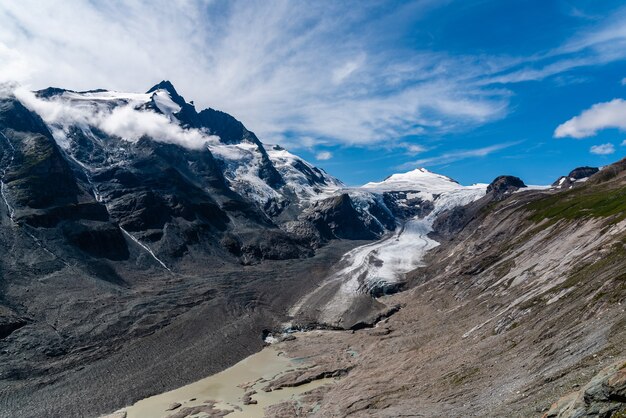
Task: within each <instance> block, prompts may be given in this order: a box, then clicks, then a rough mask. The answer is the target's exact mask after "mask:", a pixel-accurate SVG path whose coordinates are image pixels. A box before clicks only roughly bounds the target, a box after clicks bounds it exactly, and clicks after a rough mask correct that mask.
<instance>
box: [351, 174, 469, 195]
mask: <svg viewBox="0 0 626 418" xmlns="http://www.w3.org/2000/svg"><path fill="white" fill-rule="evenodd" d="M462 187H463V186H461V185H460V184H459V183H457V182H456V181H455V180H452V179H451V178H449V177H446V176H443V175H441V174H436V173H433V172H430V171H428V170H426V169H425V168H416V169H415V170H411V171H408V172H406V173H398V174H392V175H391V176H389V177H387V178H386V179H385V180H383V181H381V182H370V183H367V184H365V185H363V186H362V188H363V189H368V190H376V191H421V192H428V193H443V192H447V191H451V190H456V189H459V188H462Z"/></svg>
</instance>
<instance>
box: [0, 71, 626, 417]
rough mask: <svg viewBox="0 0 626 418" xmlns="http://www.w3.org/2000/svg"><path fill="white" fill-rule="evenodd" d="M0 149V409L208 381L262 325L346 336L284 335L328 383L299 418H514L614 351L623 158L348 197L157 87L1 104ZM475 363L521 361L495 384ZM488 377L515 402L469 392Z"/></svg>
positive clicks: (93, 411)
mask: <svg viewBox="0 0 626 418" xmlns="http://www.w3.org/2000/svg"><path fill="white" fill-rule="evenodd" d="M0 136H1V138H0V167H1V170H0V191H1V197H2V202H1V203H0V245H1V246H2V248H5V249H7V254H10V256H6V257H3V258H1V259H0V289H1V293H0V356H2V360H3V361H2V362H0V382H1V383H0V415H1V416H14V412H15V411H20V413H21V414H22V416H42V415H43V416H84V414H87V415H88V416H96V415H97V414H100V413H103V412H106V411H110V410H112V409H114V408H115V407H121V406H124V405H128V404H131V403H132V402H134V401H136V400H137V399H140V398H141V397H145V396H148V395H150V394H153V393H155V391H163V390H165V389H167V388H172V387H176V386H177V385H182V384H185V383H188V382H190V381H193V380H197V379H199V378H200V377H203V376H206V375H207V374H211V373H215V372H216V371H218V370H220V369H222V368H224V367H226V366H228V365H231V364H233V363H234V362H236V361H237V360H239V359H241V358H243V357H245V356H246V355H249V354H251V353H252V352H254V351H257V350H259V349H260V348H261V346H262V345H263V341H262V338H261V337H264V336H267V335H268V332H279V331H281V330H282V329H283V328H284V327H285V326H286V323H287V324H289V326H293V327H295V328H298V329H299V328H304V329H310V328H313V327H322V328H330V329H334V330H349V331H350V332H354V333H344V332H341V331H332V332H334V333H332V332H331V331H320V332H313V333H308V334H305V335H302V336H300V335H299V336H298V337H297V338H296V340H295V342H294V341H292V342H291V343H290V344H289V343H288V342H287V343H285V344H286V347H285V349H286V350H287V351H289V352H293V353H297V354H298V355H302V356H311V357H312V358H315V357H316V356H318V357H320V358H319V359H318V360H317V361H318V366H319V367H322V368H323V367H326V366H328V367H330V366H329V364H330V363H329V362H335V363H336V364H335V366H337V364H338V365H339V366H341V367H339V368H341V369H342V370H344V369H345V370H349V373H348V377H347V378H346V382H350V383H349V384H347V386H346V387H340V388H339V389H338V390H337V391H336V392H333V393H329V394H327V395H325V397H324V398H323V399H318V400H317V401H316V402H318V403H317V404H316V405H313V406H311V407H312V408H313V409H315V410H316V411H319V412H318V415H319V414H322V415H320V416H344V415H348V414H356V415H357V416H358V414H361V415H364V416H370V415H375V416H376V415H379V416H396V415H394V414H396V413H399V411H401V410H402V409H403V408H404V409H405V410H416V411H417V410H422V411H425V412H426V413H430V414H435V415H436V414H456V413H465V412H466V411H473V413H479V412H478V411H480V413H479V414H482V415H485V416H503V415H501V414H505V415H507V416H509V415H510V414H508V412H507V408H515V410H516V411H518V412H519V415H518V416H529V415H532V413H535V412H537V411H536V410H535V409H537V408H539V409H540V410H542V409H543V408H544V406H543V405H544V404H545V402H547V400H548V398H550V400H554V399H556V398H558V396H560V395H561V394H562V393H561V392H560V387H558V386H555V384H552V383H551V382H559V381H563V382H569V381H570V380H571V379H573V377H572V376H574V374H572V373H574V372H576V373H578V372H579V371H580V373H590V370H592V369H593V370H595V367H596V366H597V365H598V362H599V361H600V360H601V361H608V360H609V359H610V358H612V357H611V356H618V355H621V354H622V353H623V351H622V350H621V349H620V344H622V346H623V338H624V334H623V327H621V328H620V324H622V323H623V312H624V311H623V308H621V306H622V304H623V303H624V299H623V297H624V295H623V290H624V289H623V286H622V283H621V278H622V276H623V272H624V271H623V265H622V264H623V262H622V261H623V257H621V256H622V252H621V250H622V249H623V248H622V247H623V242H622V241H623V233H624V231H623V229H624V213H625V208H624V204H623V202H624V200H623V196H624V190H623V188H624V162H623V161H622V162H619V163H616V164H614V165H611V166H608V167H604V168H603V169H602V170H597V169H594V168H589V167H581V168H579V169H576V170H574V171H572V173H570V174H569V175H568V176H564V177H563V178H561V179H559V180H557V182H555V184H554V185H553V186H552V187H545V188H536V187H526V185H525V184H524V183H523V181H522V180H521V179H518V178H516V177H512V176H502V177H498V178H497V179H495V180H494V181H493V182H492V183H491V184H489V185H486V184H485V185H474V186H462V185H460V184H458V183H457V182H455V181H454V180H452V179H449V178H447V177H445V176H441V175H438V174H435V173H431V172H429V171H428V170H425V169H416V170H413V171H411V172H408V173H403V174H395V175H392V176H390V177H389V178H387V179H385V180H383V181H382V182H377V183H368V184H366V185H364V186H363V187H353V188H350V187H346V186H345V185H343V184H342V183H341V182H340V181H339V180H337V179H335V178H333V177H332V176H330V175H329V174H327V173H325V172H324V171H323V170H321V169H319V168H317V167H315V166H314V165H312V164H310V163H308V162H306V161H304V160H302V159H301V158H299V157H297V156H295V155H293V154H291V153H290V152H288V151H287V150H285V149H283V148H281V147H280V146H275V145H274V146H270V145H265V144H263V143H262V142H261V141H260V140H259V139H258V138H257V137H256V135H255V134H254V133H253V132H251V131H249V130H247V129H246V128H245V126H243V124H241V122H239V121H237V120H236V119H235V118H233V117H232V116H230V115H228V114H226V113H223V112H219V111H217V110H214V109H205V110H201V111H197V110H196V109H195V107H194V105H193V103H191V102H187V101H185V99H184V98H183V97H181V96H180V95H179V94H178V93H177V92H176V90H175V89H174V87H173V86H172V84H171V83H169V82H166V81H164V82H161V83H159V84H157V85H156V86H154V87H153V88H151V89H149V90H148V92H147V93H120V92H113V91H108V90H93V91H87V92H75V91H70V90H63V89H58V88H49V89H46V90H42V91H39V92H35V93H31V92H23V91H22V92H16V93H15V94H14V95H9V96H6V97H2V98H0ZM563 179H565V180H563ZM561 180H563V181H561ZM373 240H377V241H375V242H372V241H373ZM620 245H621V247H620ZM607 260H609V261H610V262H609V261H607ZM401 290H407V291H405V292H400V293H398V292H399V291H401ZM566 314H567V315H570V316H567V315H566ZM381 321H382V322H381ZM594 321H595V322H594ZM620 321H621V322H620ZM377 324H378V325H377ZM527 324H533V327H530V325H527ZM559 325H562V326H563V327H564V328H566V329H565V330H561V329H558V326H559ZM433 329H437V330H438V332H437V335H433ZM570 330H571V332H570ZM329 333H330V334H329ZM528 335H531V336H532V338H533V339H534V340H533V341H534V342H533V344H530V343H527V342H526V341H525V340H524V338H526V337H527V336H528ZM529 338H530V337H529ZM366 341H369V342H367V344H366ZM483 341H484V343H483ZM468 342H471V344H468ZM513 343H514V344H515V345H514V346H513V347H512V348H510V349H508V348H507V349H504V348H503V347H509V346H508V345H507V344H513ZM346 344H349V345H354V346H358V347H360V348H359V349H358V350H357V351H358V352H359V353H362V354H359V355H358V356H352V355H351V356H350V357H349V358H346V356H344V355H343V354H341V353H345V346H346ZM490 346H494V347H497V349H495V351H494V350H491V349H489V347H490ZM437 347H439V349H437ZM441 347H444V349H443V351H442V350H441ZM515 347H518V348H517V349H516V348H515ZM564 347H567V348H568V349H569V350H570V351H569V352H567V353H568V354H567V356H566V355H565V354H564V353H563V352H561V348H563V349H564ZM320 348H321V349H324V350H326V352H325V353H324V355H322V356H320V354H319V352H317V351H315V350H316V349H320ZM481 350H484V352H483V351H481ZM570 352H575V353H576V354H575V355H574V354H569V353H570ZM485 353H488V354H485ZM435 354H437V356H434V355H435ZM594 354H595V355H597V356H598V361H594V360H592V359H593V358H594V357H591V359H590V358H589V356H593V355H594ZM488 355H490V356H492V357H493V358H494V359H497V361H498V362H499V361H502V362H509V363H510V362H512V361H513V359H514V358H517V357H523V356H531V357H532V359H533V361H531V362H528V363H520V362H518V363H513V365H512V366H511V368H512V369H513V373H512V374H511V375H510V376H508V375H506V370H503V369H500V368H499V367H496V366H495V363H493V364H491V363H489V361H488V360H487V359H486V358H485V356H488ZM433 356H434V357H433ZM438 356H439V357H438ZM568 356H573V357H571V358H570V357H568ZM382 359H385V361H382ZM416 359H418V360H419V363H420V364H417V363H416ZM460 359H463V361H461V360H460ZM155 362H156V364H157V366H155ZM389 362H391V363H392V364H393V367H392V368H391V372H390V371H386V370H383V369H381V368H380V367H378V366H377V365H384V364H389ZM344 363H345V364H344ZM488 363H489V367H490V368H492V367H494V368H495V369H494V373H486V372H485V370H484V367H486V366H485V365H486V364H488ZM524 365H525V366H524ZM335 366H333V367H335ZM343 366H345V368H344V367H343ZM431 366H432V367H431ZM522 366H524V367H522ZM336 369H337V368H336V367H335V369H333V370H336ZM442 370H444V371H445V372H446V373H447V374H446V375H445V376H448V377H446V378H445V379H444V382H443V383H441V382H439V381H438V380H437V379H438V378H437V376H436V374H437V373H441V371H442ZM407 373H408V374H407ZM532 373H535V374H536V375H537V376H543V378H544V379H552V380H550V381H548V382H543V383H541V382H540V381H538V380H536V379H535V378H534V377H533V374H532ZM560 374H561V375H560ZM322 375H323V373H322ZM392 375H393V376H392ZM394 376H395V377H394ZM412 376H413V377H414V376H427V377H428V378H429V379H430V380H428V382H430V383H428V384H427V385H426V386H423V385H421V384H420V383H419V382H415V381H414V380H413V377H412ZM559 376H560V377H559ZM575 376H577V377H576V379H579V378H580V379H582V377H581V376H582V375H579V374H576V375H575ZM391 377H393V379H391ZM398 377H401V378H402V379H401V380H403V381H406V382H412V384H413V385H414V386H412V387H408V386H406V385H404V386H402V387H396V386H394V382H393V380H394V379H396V378H398ZM568 379H569V380H568ZM432 382H435V383H432ZM455 382H460V383H462V384H463V388H464V389H467V390H466V393H460V392H459V391H458V389H459V385H457V383H455ZM469 382H471V383H472V386H471V388H469V389H468V388H466V387H465V384H466V383H469ZM494 382H497V384H501V386H502V387H503V388H509V389H507V390H513V391H515V390H520V391H531V392H532V393H533V402H532V403H531V402H526V400H525V399H518V398H516V397H512V398H508V397H507V398H506V399H505V400H504V401H502V402H499V401H490V400H489V396H491V395H493V393H494V384H495V383H494ZM559 384H561V383H559ZM113 388H120V391H123V393H120V391H117V390H113ZM385 388H386V389H385ZM416 388H417V389H419V390H418V392H414V390H417V389H416ZM383 389H384V390H383ZM489 391H491V392H489ZM360 393H368V394H370V395H371V396H370V397H369V398H368V399H369V400H366V399H361V395H360ZM524 393H526V392H524ZM402 394H404V395H402ZM407 394H410V396H409V395H407ZM498 394H499V395H502V393H500V392H498ZM557 395H558V396H557ZM368 396H369V395H368ZM502 396H504V395H502ZM347 397H349V398H350V399H351V402H350V403H349V404H350V406H348V407H346V405H348V404H347V403H346V399H347ZM33 398H37V399H42V402H41V403H40V404H33V403H32V402H31V400H32V399H33ZM357 398H358V399H357ZM409 398H411V399H412V400H410V399H409ZM78 399H91V405H90V406H89V407H86V406H84V405H82V406H77V405H76V402H77V400H78ZM352 401H354V402H352ZM540 401H541V402H540ZM540 404H541V405H540ZM283 406H284V407H285V408H287V410H288V411H289V410H290V409H289V408H291V407H293V405H283ZM299 407H302V408H304V407H306V405H305V406H302V405H300V406H299ZM85 408H87V409H85ZM420 408H421V409H420ZM484 411H488V412H487V413H485V412H484ZM275 412H276V415H278V414H279V412H278V410H277V411H275ZM324 414H329V415H324ZM524 414H526V415H524ZM513 416H514V415H513Z"/></svg>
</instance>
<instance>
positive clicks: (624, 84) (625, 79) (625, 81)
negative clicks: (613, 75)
mask: <svg viewBox="0 0 626 418" xmlns="http://www.w3.org/2000/svg"><path fill="white" fill-rule="evenodd" d="M622 86H626V77H624V78H622Z"/></svg>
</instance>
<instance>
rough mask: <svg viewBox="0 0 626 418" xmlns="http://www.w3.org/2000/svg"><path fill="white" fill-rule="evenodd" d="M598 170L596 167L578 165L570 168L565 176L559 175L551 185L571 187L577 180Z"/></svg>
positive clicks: (587, 176)
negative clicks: (572, 168)
mask: <svg viewBox="0 0 626 418" xmlns="http://www.w3.org/2000/svg"><path fill="white" fill-rule="evenodd" d="M598 171H600V170H599V169H598V168H597V167H578V168H575V169H574V170H572V171H571V172H570V173H569V174H568V175H567V176H561V177H559V178H558V179H557V180H556V181H555V182H554V183H552V186H553V187H560V188H563V189H566V188H569V187H571V186H572V185H573V184H574V183H576V181H577V180H581V179H585V178H589V177H591V176H593V175H594V174H596V173H597V172H598Z"/></svg>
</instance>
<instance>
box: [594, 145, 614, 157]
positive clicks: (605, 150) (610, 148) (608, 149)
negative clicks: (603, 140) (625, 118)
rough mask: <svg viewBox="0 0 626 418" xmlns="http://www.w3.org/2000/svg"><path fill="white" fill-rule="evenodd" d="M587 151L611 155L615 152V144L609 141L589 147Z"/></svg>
mask: <svg viewBox="0 0 626 418" xmlns="http://www.w3.org/2000/svg"><path fill="white" fill-rule="evenodd" d="M589 152H590V153H592V154H596V155H611V154H615V146H614V145H613V144H611V143H608V144H601V145H594V146H592V147H591V148H589Z"/></svg>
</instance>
